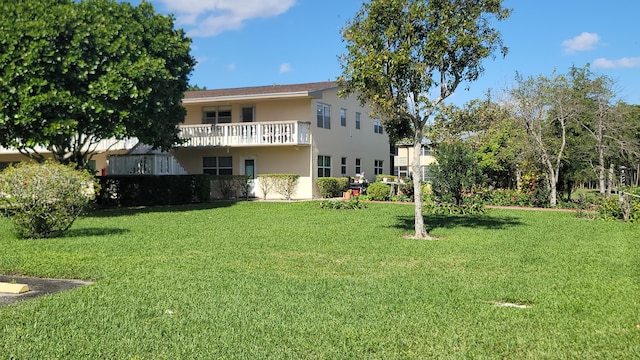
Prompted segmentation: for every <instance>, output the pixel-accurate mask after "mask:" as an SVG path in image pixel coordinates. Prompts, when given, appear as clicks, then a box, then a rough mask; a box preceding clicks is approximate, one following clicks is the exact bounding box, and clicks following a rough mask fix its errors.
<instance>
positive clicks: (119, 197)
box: [98, 175, 213, 206]
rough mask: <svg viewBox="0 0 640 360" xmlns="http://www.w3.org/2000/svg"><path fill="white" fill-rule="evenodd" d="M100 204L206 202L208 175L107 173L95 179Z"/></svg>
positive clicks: (210, 181) (207, 197) (128, 204)
mask: <svg viewBox="0 0 640 360" xmlns="http://www.w3.org/2000/svg"><path fill="white" fill-rule="evenodd" d="M98 179H99V181H100V196H99V197H98V204H99V205H102V206H155V205H179V204H189V203H193V202H196V203H199V202H207V201H209V200H210V198H211V183H212V182H213V181H212V180H211V176H209V175H162V176H157V175H109V176H101V177H99V178H98Z"/></svg>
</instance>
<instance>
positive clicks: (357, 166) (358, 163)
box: [356, 159, 362, 174]
mask: <svg viewBox="0 0 640 360" xmlns="http://www.w3.org/2000/svg"><path fill="white" fill-rule="evenodd" d="M361 170H362V168H361V167H360V159H356V174H362V171H361Z"/></svg>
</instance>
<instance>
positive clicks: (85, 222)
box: [0, 202, 640, 359]
mask: <svg viewBox="0 0 640 360" xmlns="http://www.w3.org/2000/svg"><path fill="white" fill-rule="evenodd" d="M425 223H427V224H429V226H430V228H429V233H430V234H431V235H433V236H434V237H437V238H439V239H441V240H436V241H425V240H414V239H409V238H407V237H405V236H406V235H409V234H411V233H412V231H413V207H412V206H410V205H406V204H397V203H396V204H390V203H386V204H385V203H370V204H369V206H368V207H367V208H366V209H362V210H358V211H332V210H324V209H320V207H319V203H318V202H275V203H270V202H239V203H233V202H219V203H214V204H200V205H188V206H175V207H156V208H140V209H110V210H102V211H99V212H97V213H95V214H94V215H93V216H91V217H83V218H80V219H78V220H77V221H76V223H75V224H74V227H73V228H71V229H70V231H69V232H68V233H67V235H66V236H64V237H61V238H54V239H48V240H19V239H17V238H16V237H15V235H13V233H12V231H11V226H10V223H9V221H8V220H7V219H6V218H0V244H2V248H3V251H1V252H0V273H4V274H24V275H30V276H41V277H52V278H77V279H84V280H93V281H95V283H94V284H93V285H89V286H85V287H82V288H78V289H75V290H71V291H67V292H62V293H58V294H55V295H47V296H43V297H39V298H37V299H31V300H28V301H22V302H18V303H14V304H12V305H8V306H5V307H0V329H2V336H0V348H1V349H2V353H1V354H2V355H0V357H4V358H19V359H22V358H65V359H75V358H77V359H86V358H112V359H178V358H225V359H247V358H252V359H259V358H270V359H285V358H287V359H291V358H300V359H313V358H317V359H347V358H353V359H363V358H365V359H366V358H381V359H382V358H383V359H400V358H402V359H424V358H510V359H520V358H554V359H555V358H580V359H590V358H594V359H595V358H599V359H601V358H632V357H634V356H636V354H640V329H639V328H638V327H640V325H639V324H640V314H639V313H638V308H640V298H639V297H638V294H639V293H640V282H639V281H638V280H639V277H640V271H639V268H638V265H639V263H638V258H639V257H638V255H640V245H639V244H640V243H639V240H638V237H637V234H638V225H637V224H633V223H622V222H607V221H590V220H582V219H578V218H576V217H575V216H574V214H572V213H568V212H543V211H528V210H504V209H489V210H488V211H487V213H486V214H483V215H474V216H469V215H467V216H444V215H429V216H428V217H427V219H426V221H425ZM498 305H501V306H498Z"/></svg>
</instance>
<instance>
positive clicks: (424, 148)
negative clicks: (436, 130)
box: [420, 145, 431, 156]
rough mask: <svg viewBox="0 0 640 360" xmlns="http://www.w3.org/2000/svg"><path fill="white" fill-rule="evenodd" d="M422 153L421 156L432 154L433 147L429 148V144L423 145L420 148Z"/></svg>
mask: <svg viewBox="0 0 640 360" xmlns="http://www.w3.org/2000/svg"><path fill="white" fill-rule="evenodd" d="M420 155H421V156H429V155H431V149H429V147H428V146H425V145H422V147H421V148H420Z"/></svg>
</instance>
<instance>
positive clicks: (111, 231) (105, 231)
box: [60, 227, 129, 238]
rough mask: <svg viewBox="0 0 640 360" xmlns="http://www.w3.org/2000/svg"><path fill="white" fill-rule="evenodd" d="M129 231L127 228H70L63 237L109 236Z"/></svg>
mask: <svg viewBox="0 0 640 360" xmlns="http://www.w3.org/2000/svg"><path fill="white" fill-rule="evenodd" d="M127 232H129V230H127V229H119V228H96V227H94V228H84V229H69V230H67V232H65V233H64V234H63V235H62V236H60V237H62V238H74V237H91V236H109V235H120V234H124V233H127Z"/></svg>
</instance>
